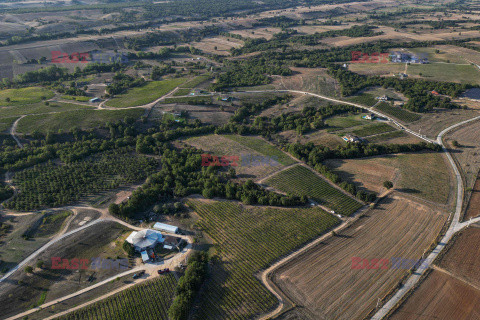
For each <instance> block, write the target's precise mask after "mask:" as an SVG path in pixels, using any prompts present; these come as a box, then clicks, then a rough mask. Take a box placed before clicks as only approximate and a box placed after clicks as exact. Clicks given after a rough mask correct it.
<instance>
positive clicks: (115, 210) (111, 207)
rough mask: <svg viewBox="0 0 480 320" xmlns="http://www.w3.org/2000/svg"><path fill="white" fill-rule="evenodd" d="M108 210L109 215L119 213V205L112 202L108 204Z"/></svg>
mask: <svg viewBox="0 0 480 320" xmlns="http://www.w3.org/2000/svg"><path fill="white" fill-rule="evenodd" d="M108 212H110V214H111V215H113V216H115V215H119V214H120V207H119V206H118V204H116V203H112V204H110V205H109V206H108Z"/></svg>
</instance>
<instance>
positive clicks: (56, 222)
mask: <svg viewBox="0 0 480 320" xmlns="http://www.w3.org/2000/svg"><path fill="white" fill-rule="evenodd" d="M71 215H72V212H71V211H60V212H55V213H52V214H46V215H45V216H44V217H43V218H42V219H41V222H40V223H39V225H38V226H35V227H34V228H31V229H30V230H28V231H27V232H26V234H27V235H28V237H29V238H44V237H51V236H53V235H55V234H56V233H57V232H58V231H60V229H61V227H62V226H63V224H64V223H65V221H66V220H67V218H68V217H69V216H71Z"/></svg>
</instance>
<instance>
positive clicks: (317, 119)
mask: <svg viewBox="0 0 480 320" xmlns="http://www.w3.org/2000/svg"><path fill="white" fill-rule="evenodd" d="M359 112H362V111H361V110H360V109H358V108H355V107H352V106H344V105H335V106H334V105H331V104H329V105H327V106H325V107H321V108H315V107H304V108H303V110H302V112H301V113H283V114H282V115H280V116H277V117H274V118H270V117H256V118H255V122H254V127H255V128H257V129H258V131H259V132H261V134H262V135H264V136H268V135H271V134H273V133H276V132H281V131H287V130H295V131H296V132H297V133H298V134H304V133H308V132H310V131H312V130H317V129H320V128H323V127H324V126H325V124H324V122H323V120H324V119H325V118H328V117H331V116H334V115H338V114H344V113H359Z"/></svg>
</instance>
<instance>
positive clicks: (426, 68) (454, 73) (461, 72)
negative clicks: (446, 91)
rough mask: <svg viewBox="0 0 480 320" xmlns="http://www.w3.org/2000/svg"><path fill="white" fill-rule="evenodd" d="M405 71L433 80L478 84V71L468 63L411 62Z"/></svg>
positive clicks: (479, 75)
mask: <svg viewBox="0 0 480 320" xmlns="http://www.w3.org/2000/svg"><path fill="white" fill-rule="evenodd" d="M407 73H408V74H409V75H412V76H418V77H422V78H426V79H431V80H435V81H448V82H459V83H469V84H477V85H478V84H480V71H479V70H478V68H477V67H475V66H473V65H470V64H452V63H429V64H411V65H409V66H408V71H407Z"/></svg>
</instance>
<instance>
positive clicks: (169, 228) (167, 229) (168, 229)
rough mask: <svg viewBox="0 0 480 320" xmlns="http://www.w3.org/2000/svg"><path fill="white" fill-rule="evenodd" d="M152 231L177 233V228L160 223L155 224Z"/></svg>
mask: <svg viewBox="0 0 480 320" xmlns="http://www.w3.org/2000/svg"><path fill="white" fill-rule="evenodd" d="M153 228H154V229H157V230H160V231H165V232H170V233H178V227H175V226H172V225H169V224H166V223H160V222H157V223H155V224H154V225H153Z"/></svg>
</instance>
